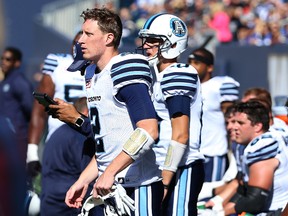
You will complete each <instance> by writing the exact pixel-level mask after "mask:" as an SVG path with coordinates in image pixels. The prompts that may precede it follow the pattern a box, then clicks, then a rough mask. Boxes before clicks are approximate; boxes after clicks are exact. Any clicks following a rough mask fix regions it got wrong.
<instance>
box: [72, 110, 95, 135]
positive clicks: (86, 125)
mask: <svg viewBox="0 0 288 216" xmlns="http://www.w3.org/2000/svg"><path fill="white" fill-rule="evenodd" d="M82 118H83V119H84V122H83V125H82V126H81V127H77V126H76V125H74V124H69V125H70V127H72V128H73V129H74V130H76V131H78V132H79V133H81V134H83V135H84V136H86V137H88V138H93V139H94V135H93V131H92V127H91V123H90V119H89V117H86V116H83V115H82Z"/></svg>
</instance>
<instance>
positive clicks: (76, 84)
mask: <svg viewBox="0 0 288 216" xmlns="http://www.w3.org/2000/svg"><path fill="white" fill-rule="evenodd" d="M81 35H82V32H78V33H77V34H76V36H75V38H74V40H73V44H75V43H76V41H77V40H78V39H79V37H80V36H81ZM72 62H73V57H72V55H71V54H63V53H62V54H53V53H51V54H49V55H48V56H47V57H46V59H45V61H44V63H43V68H42V73H43V77H42V80H41V81H40V83H39V86H38V88H37V90H36V91H37V92H41V93H46V94H47V95H49V96H50V97H52V98H54V97H57V98H61V99H63V100H65V101H67V102H69V103H72V102H73V100H74V99H75V98H78V97H81V96H85V81H84V77H83V76H81V74H80V72H79V73H70V72H69V71H67V68H68V66H69V65H70V64H71V63H72ZM47 121H48V134H47V137H46V141H47V140H48V139H49V137H50V136H51V134H52V133H53V132H54V131H55V130H56V129H57V128H58V127H60V126H61V125H62V124H64V123H63V122H61V121H59V120H58V119H55V118H52V117H51V116H48V114H47V112H46V110H45V108H44V106H42V105H41V104H39V103H38V101H36V100H35V102H34V105H33V110H32V116H31V121H30V125H29V134H28V143H29V144H28V150H27V170H28V174H29V176H30V177H32V178H33V177H35V176H37V175H38V174H39V173H40V171H41V164H40V160H39V154H38V147H39V144H40V142H41V139H42V137H43V135H44V134H45V127H46V123H47Z"/></svg>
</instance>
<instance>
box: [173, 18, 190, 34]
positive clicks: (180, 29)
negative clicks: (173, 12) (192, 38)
mask: <svg viewBox="0 0 288 216" xmlns="http://www.w3.org/2000/svg"><path fill="white" fill-rule="evenodd" d="M170 27H171V29H172V32H173V34H174V35H176V36H177V37H183V36H184V35H185V34H186V32H187V29H186V26H185V24H184V23H183V21H181V20H180V19H177V18H173V19H171V21H170Z"/></svg>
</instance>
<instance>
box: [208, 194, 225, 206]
mask: <svg viewBox="0 0 288 216" xmlns="http://www.w3.org/2000/svg"><path fill="white" fill-rule="evenodd" d="M210 201H212V202H213V203H214V204H215V205H217V204H221V205H222V203H223V198H222V197H221V196H219V195H217V196H214V197H213V198H212V199H210Z"/></svg>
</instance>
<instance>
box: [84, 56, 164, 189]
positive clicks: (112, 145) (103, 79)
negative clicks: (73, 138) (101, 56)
mask: <svg viewBox="0 0 288 216" xmlns="http://www.w3.org/2000/svg"><path fill="white" fill-rule="evenodd" d="M151 81H152V78H151V72H150V68H149V66H148V62H147V61H146V59H145V58H144V56H142V55H139V54H129V53H122V54H119V55H117V56H115V57H113V58H112V59H111V60H110V62H109V63H108V64H107V65H106V66H105V68H104V69H103V70H102V71H101V72H96V66H95V65H90V66H88V67H87V68H86V71H85V82H86V91H87V100H88V106H89V110H90V113H89V114H90V118H91V124H92V128H93V132H94V135H95V140H96V143H97V147H96V157H97V162H98V168H99V173H100V174H101V173H103V172H104V170H105V169H106V167H107V166H108V165H109V164H110V163H111V161H112V160H113V159H114V158H115V157H116V156H117V155H118V154H119V153H120V152H121V151H122V147H123V144H124V143H125V142H126V141H127V140H128V138H129V137H130V135H131V134H132V133H133V131H134V129H135V125H133V124H132V122H131V119H130V116H129V113H128V110H127V106H126V104H125V103H123V102H120V101H118V100H117V98H116V94H117V93H118V91H119V90H120V89H121V88H122V87H123V86H126V85H129V84H134V83H143V84H145V85H147V86H148V88H150V86H151ZM160 176H161V172H160V170H159V167H158V166H157V165H156V163H155V153H154V152H153V150H151V151H148V152H147V154H145V155H144V156H143V157H140V158H139V159H137V160H136V161H134V162H133V163H132V164H131V165H130V166H128V167H127V168H126V169H125V170H123V171H122V172H120V173H119V174H118V175H117V176H116V180H117V181H118V182H120V183H122V185H123V186H125V187H136V186H139V185H147V184H150V183H152V182H155V181H158V180H160Z"/></svg>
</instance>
